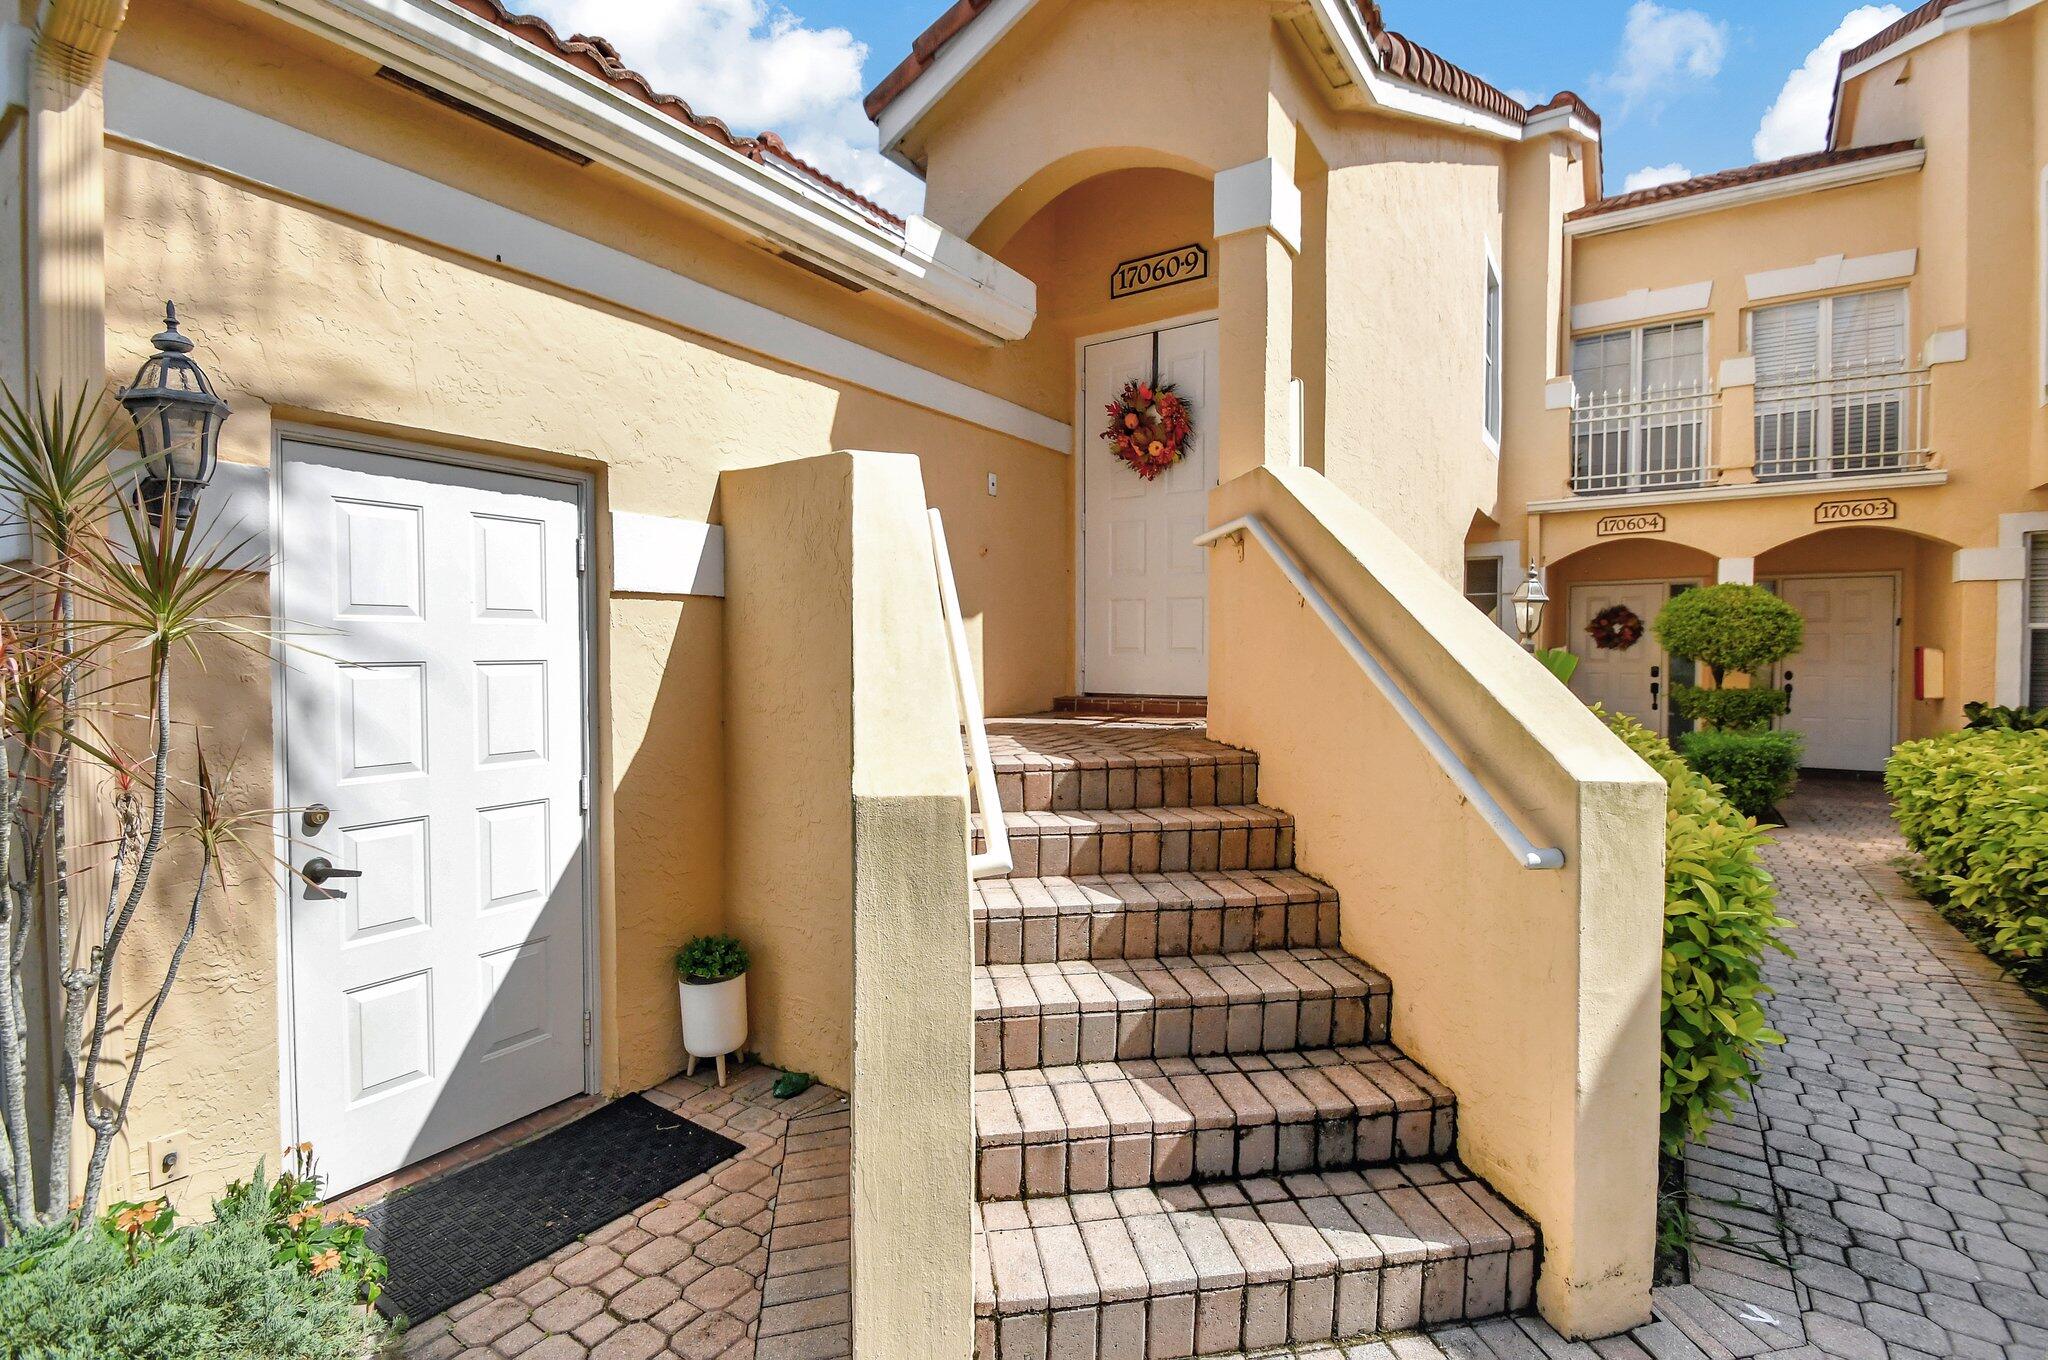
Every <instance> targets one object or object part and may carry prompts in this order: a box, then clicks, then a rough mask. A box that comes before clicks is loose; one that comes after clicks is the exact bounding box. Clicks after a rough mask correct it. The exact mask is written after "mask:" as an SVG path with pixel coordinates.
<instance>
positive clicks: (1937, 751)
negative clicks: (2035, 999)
mask: <svg viewBox="0 0 2048 1360" xmlns="http://www.w3.org/2000/svg"><path fill="white" fill-rule="evenodd" d="M1884 783H1885V788H1886V789H1888V790H1889V791H1890V792H1891V795H1892V803H1893V806H1892V816H1893V818H1894V819H1895V820H1896V821H1897V822H1898V824H1899V830H1900V831H1902V832H1904V833H1905V837H1906V843H1907V844H1908V845H1910V846H1911V847H1912V848H1913V849H1914V850H1915V851H1916V852H1918V853H1919V855H1920V861H1921V867H1920V869H1919V871H1918V872H1917V873H1916V874H1915V879H1916V882H1917V885H1918V887H1919V888H1920V890H1921V892H1922V893H1923V894H1925V895H1926V896H1927V897H1928V898H1929V899H1930V900H1932V901H1934V902H1936V903H1938V904H1940V905H1941V906H1942V907H1943V908H1944V909H1945V910H1947V911H1948V912H1950V913H1951V914H1954V915H1957V916H1960V917H1961V918H1963V921H1964V924H1965V925H1968V926H1974V927H1975V928H1976V930H1975V932H1974V933H1977V934H1979V935H1980V936H1982V937H1983V938H1984V941H1985V947H1986V950H1987V952H1989V953H1990V954H1991V955H1992V956H1993V957H1995V958H2000V959H2003V960H2005V961H2007V962H2009V963H2015V964H2025V963H2030V962H2036V961H2039V960H2042V959H2044V958H2048V731H2028V732H2022V731H2009V730H1999V729H1987V730H1984V731H1976V732H1956V733H1951V734H1950V735H1948V736H1942V737H1933V738H1930V739H1928V740H1926V741H1909V742H1907V743H1905V744H1904V745H1902V746H1900V747H1899V748H1898V749H1897V750H1895V751H1893V752H1892V756H1891V759H1890V760H1889V761H1887V762H1886V763H1885V771H1884Z"/></svg>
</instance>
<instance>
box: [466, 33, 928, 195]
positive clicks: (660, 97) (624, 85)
mask: <svg viewBox="0 0 2048 1360" xmlns="http://www.w3.org/2000/svg"><path fill="white" fill-rule="evenodd" d="M449 3H451V4H453V5H455V6H457V7H458V8H461V9H463V10H466V11H468V12H469V13H471V14H474V15H476V16H477V17H478V18H480V19H483V20H485V21H487V22H489V23H492V24H496V25H497V26H498V27H499V28H502V29H504V30H505V31H506V32H508V33H510V34H512V35H513V36H514V37H516V38H519V39H521V40H522V41H524V42H526V43H528V44H530V45H532V46H534V47H537V48H539V49H540V50H541V51H543V52H546V53H549V54H550V55H552V56H556V57H560V58H561V59H562V60H563V61H566V62H568V63H569V64H570V65H571V66H574V67H576V68H577V69H578V70H580V71H583V72H585V73H586V74H589V75H593V76H596V77H597V78H598V79H599V80H602V81H604V82H605V83H607V84H609V85H611V86H612V87H613V88H614V89H617V90H620V91H622V92H623V93H625V94H628V95H630V96H632V97H633V98H635V99H637V100H639V101H640V102H641V103H643V104H646V105H649V106H650V107H652V108H654V109H657V110H659V111H660V112H661V113H664V114H666V115H667V116H669V117H670V118H673V119H675V120H676V121H677V122H678V123H681V124H682V125H683V126H684V127H687V128H689V129H690V130H692V131H693V132H698V133H701V134H703V135H704V136H706V137H709V138H711V139H712V140H713V141H715V142H717V143H719V144H720V145H721V146H725V147H729V148H731V149H732V150H734V151H737V152H738V153H739V154H741V155H742V156H745V157H746V158H747V159H748V160H751V161H754V162H756V163H758V164H762V165H767V164H770V163H776V164H780V165H782V166H784V167H786V168H787V169H789V170H791V171H793V172H794V173H795V174H796V175H797V176H798V177H799V178H801V179H805V180H809V181H810V182H811V183H813V184H815V185H816V186H818V187H819V188H821V189H824V190H826V191H827V192H828V193H830V194H832V195H833V196H834V197H836V198H839V199H841V200H843V201H844V202H846V203H847V204H849V205H850V206H852V207H854V208H856V209H858V210H859V211H860V212H862V213H864V214H865V215H867V216H868V217H871V218H873V219H875V220H876V221H879V222H884V223H887V224H888V225H890V226H892V227H896V228H899V229H900V228H901V227H902V226H903V219H902V218H901V217H898V216H897V215H896V214H895V213H892V212H890V211H889V210H888V209H887V208H884V207H883V206H882V205H881V204H879V203H876V202H874V201H873V200H872V199H869V198H866V197H864V196H862V195H861V194H859V193H856V192H855V191H854V190H853V189H852V188H850V187H848V186H847V185H845V184H843V183H841V182H840V181H838V180H836V179H834V178H832V176H830V175H828V174H826V173H825V172H824V171H823V170H820V169H819V168H818V167H817V166H815V165H812V164H811V163H810V162H808V161H806V160H804V159H803V158H802V157H801V156H798V155H797V154H796V153H795V152H793V151H791V150H790V149H789V147H788V145H787V144H786V143H784V141H783V140H782V138H781V137H779V136H777V135H776V134H775V133H773V132H765V131H764V132H761V133H758V134H757V135H755V136H752V137H742V136H739V135H738V134H737V133H735V132H734V131H733V130H732V129H731V128H730V127H728V126H727V125H726V124H725V122H724V121H723V120H721V119H718V118H713V117H711V116H710V115H708V114H702V113H698V112H697V111H696V110H695V109H693V108H691V107H690V105H689V103H688V102H687V101H686V100H684V99H682V98H680V97H678V96H676V95H672V94H664V93H662V92H661V91H659V90H657V89H655V88H654V87H653V86H652V85H650V84H648V82H647V78H646V77H645V76H643V75H641V74H640V73H639V72H638V71H635V70H633V69H632V68H631V67H629V66H627V65H626V63H625V61H624V60H623V59H622V58H621V57H620V56H619V50H618V49H617V48H616V47H613V46H612V45H611V43H609V42H607V41H606V40H605V39H603V38H599V37H594V36H592V35H590V34H587V33H577V34H573V35H572V36H570V37H567V38H564V37H562V36H561V35H560V34H558V33H556V32H555V30H554V27H553V26H552V25H550V24H549V23H548V22H547V20H545V19H542V18H539V17H538V16H536V15H532V14H520V13H517V12H515V11H513V10H510V9H507V8H506V7H505V6H504V5H503V4H502V3H501V0H449Z"/></svg>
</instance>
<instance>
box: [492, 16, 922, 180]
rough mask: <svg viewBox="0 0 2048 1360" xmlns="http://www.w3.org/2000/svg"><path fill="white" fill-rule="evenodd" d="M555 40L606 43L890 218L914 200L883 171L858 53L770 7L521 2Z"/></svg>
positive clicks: (658, 82)
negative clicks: (590, 37)
mask: <svg viewBox="0 0 2048 1360" xmlns="http://www.w3.org/2000/svg"><path fill="white" fill-rule="evenodd" d="M527 5H528V7H530V8H531V9H532V10H533V11H534V12H536V13H537V14H539V15H540V17H541V18H543V19H546V20H547V21H548V22H549V23H550V24H553V25H554V26H555V31H556V32H558V33H560V34H562V35H563V36H564V37H567V36H569V35H570V34H573V33H592V34H597V35H600V36H602V37H605V38H608V39H610V40H611V42H612V44H613V45H614V46H616V47H617V48H618V49H619V55H620V57H621V58H623V59H624V61H625V63H626V64H627V65H628V66H630V67H632V68H633V69H634V70H636V71H638V72H639V73H640V74H641V75H643V76H645V77H647V80H648V83H649V84H651V85H653V86H654V88H655V89H657V90H660V91H663V92H664V93H668V94H674V95H677V96H679V97H680V98H682V99H685V100H688V101H689V105H690V107H691V108H692V109H694V110H696V111H697V112H698V113H700V114H709V115H711V116H713V117H716V118H719V119H722V120H723V121H724V122H725V123H726V124H727V125H728V126H729V127H731V128H732V130H733V131H734V132H736V133H739V134H741V135H742V136H745V135H749V134H752V133H757V132H760V131H762V130H763V129H769V128H772V129H774V130H775V131H776V132H778V133H780V134H781V135H782V139H783V140H784V141H785V142H787V143H788V144H789V149H790V150H791V151H794V152H795V153H796V154H797V155H799V156H801V157H803V158H804V159H805V160H807V161H810V162H811V163H812V164H814V165H816V166H818V167H819V168H820V169H822V170H824V171H825V172H826V173H827V174H829V175H831V176H833V177H834V178H835V179H839V180H842V181H844V182H845V183H846V184H848V185H850V186H851V187H852V188H853V189H855V190H856V191H858V192H860V193H862V194H865V195H867V196H868V197H869V198H872V199H874V200H875V201H876V202H878V203H881V204H884V205H885V206H887V207H890V208H894V209H896V210H897V211H899V212H902V211H915V210H916V209H917V206H918V204H919V203H921V202H922V201H923V198H924V188H923V186H922V185H921V184H919V183H918V181H917V180H916V178H915V177H913V176H912V175H910V174H909V173H908V172H906V171H904V170H903V169H901V168H900V167H898V166H896V165H895V164H893V163H891V162H890V161H888V160H886V159H885V158H884V157H883V156H882V154H881V152H880V151H879V150H878V149H877V147H876V142H875V128H874V125H873V124H872V123H870V122H869V121H868V119H867V115H866V114H864V113H862V112H861V107H860V100H861V94H862V93H863V91H864V90H865V89H866V81H865V79H864V76H863V72H862V67H863V65H864V64H865V63H866V61H867V57H868V48H867V44H865V43H863V42H861V41H859V40H858V39H856V38H855V37H854V36H853V34H851V33H849V32H848V31H847V30H845V29H843V28H813V27H811V26H810V25H809V24H807V23H806V22H805V21H804V20H803V19H802V18H801V17H800V16H799V15H797V14H795V13H793V12H792V11H790V10H789V9H787V8H785V7H783V6H782V5H780V4H774V3H771V2H770V0H527Z"/></svg>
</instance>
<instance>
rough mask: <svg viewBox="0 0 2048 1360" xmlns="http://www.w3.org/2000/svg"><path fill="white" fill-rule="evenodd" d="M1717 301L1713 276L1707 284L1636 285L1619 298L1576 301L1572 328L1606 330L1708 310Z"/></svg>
mask: <svg viewBox="0 0 2048 1360" xmlns="http://www.w3.org/2000/svg"><path fill="white" fill-rule="evenodd" d="M1713 302H1714V284H1713V280H1711V279H1709V280H1708V281H1707V282H1705V283H1681V284H1678V285H1677V286H1675V287H1672V288H1655V289H1651V288H1635V289H1631V290H1630V291H1629V292H1627V293H1624V294H1623V295H1622V296H1620V297H1618V298H1603V299H1601V300H1600V301H1598V302H1581V303H1578V304H1576V305H1575V306H1574V307H1573V308H1572V329H1573V330H1575V331H1592V330H1606V329H1607V328H1608V327H1610V326H1626V325H1628V324H1629V323H1630V322H1634V321H1648V320H1651V319H1652V318H1654V317H1660V316H1679V315H1681V314H1683V313H1685V312H1704V311H1706V310H1707V308H1708V307H1710V306H1712V305H1713Z"/></svg>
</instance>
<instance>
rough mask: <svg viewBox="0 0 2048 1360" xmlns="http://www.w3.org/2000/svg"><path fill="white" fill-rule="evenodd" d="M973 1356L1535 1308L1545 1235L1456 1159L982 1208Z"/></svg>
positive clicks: (1272, 1337) (1268, 1338) (1230, 1339)
mask: <svg viewBox="0 0 2048 1360" xmlns="http://www.w3.org/2000/svg"><path fill="white" fill-rule="evenodd" d="M980 1212H981V1215H982V1219H983V1223H982V1231H981V1232H980V1233H979V1234H978V1241H977V1251H976V1279H977V1284H976V1301H975V1307H976V1319H975V1322H976V1346H977V1353H978V1355H979V1357H980V1360H1021V1358H1022V1357H1031V1360H1073V1357H1081V1356H1098V1355H1119V1356H1122V1355H1131V1356H1142V1355H1150V1356H1189V1355H1197V1354H1201V1355H1214V1354H1219V1353H1223V1352H1229V1351H1236V1350H1255V1349H1258V1348H1261V1347H1268V1346H1280V1345H1287V1344H1290V1343H1293V1344H1301V1343H1305V1342H1312V1341H1327V1340H1330V1339H1331V1338H1333V1337H1339V1336H1345V1337H1349V1336H1361V1335H1366V1334H1370V1333H1375V1332H1394V1331H1405V1330H1408V1329H1412V1328H1414V1327H1417V1326H1424V1325H1435V1324H1442V1323H1448V1322H1454V1321H1459V1320H1463V1319H1477V1318H1485V1317H1492V1316H1495V1315H1497V1314H1501V1313H1505V1312H1513V1311H1518V1310H1520V1309H1523V1308H1526V1307H1528V1306H1529V1302H1530V1298H1531V1294H1532V1289H1533V1282H1534V1277H1535V1266H1536V1233H1535V1229H1534V1228H1533V1227H1532V1226H1531V1225H1530V1224H1529V1222H1528V1221H1527V1220H1526V1219H1524V1218H1523V1217H1522V1216H1521V1215H1520V1214H1518V1213H1516V1212H1515V1211H1514V1209H1513V1208H1511V1207H1510V1206H1509V1205H1508V1204H1507V1203H1506V1202H1505V1201H1504V1200H1502V1199H1501V1198H1500V1197H1499V1196H1498V1195H1496V1194H1494V1193H1493V1191H1491V1190H1490V1189H1488V1188H1487V1187H1486V1186H1485V1185H1484V1184H1483V1183H1481V1182H1480V1181H1478V1180H1475V1179H1474V1178H1473V1177H1472V1176H1471V1175H1470V1173H1469V1172H1466V1171H1465V1170H1464V1169H1463V1168H1462V1167H1460V1166H1458V1165H1457V1164H1456V1163H1453V1162H1444V1163H1435V1162H1410V1163H1405V1164H1403V1165H1400V1166H1395V1167H1380V1168H1368V1169H1366V1170H1363V1171H1330V1172H1305V1173H1302V1174H1299V1175H1294V1176H1288V1177H1285V1178H1284V1179H1253V1180H1245V1181H1235V1182H1225V1183H1220V1184H1215V1185H1205V1186H1188V1185H1175V1186H1164V1187H1160V1188H1158V1189H1153V1188H1142V1189H1131V1190H1118V1191H1114V1192H1108V1193H1101V1194H1083V1195H1071V1196H1060V1197H1055V1198H1050V1199H1034V1200H1018V1201H1007V1202H1002V1203H994V1204H985V1205H983V1206H981V1210H980Z"/></svg>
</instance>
